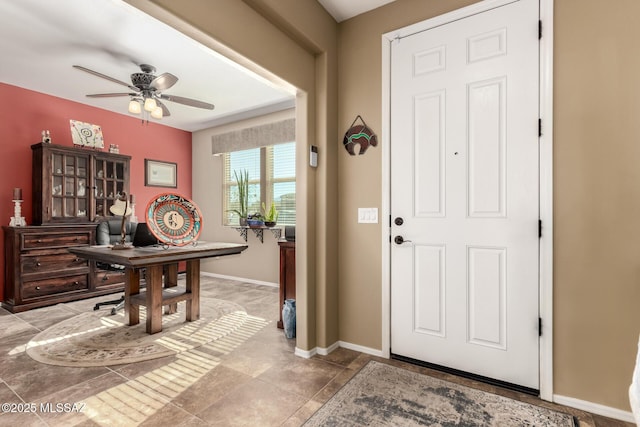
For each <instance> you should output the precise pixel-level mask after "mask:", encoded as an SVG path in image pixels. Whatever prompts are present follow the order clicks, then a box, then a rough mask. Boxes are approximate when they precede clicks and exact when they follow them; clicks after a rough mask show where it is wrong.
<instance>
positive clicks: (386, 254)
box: [381, 0, 554, 401]
mask: <svg viewBox="0 0 640 427" xmlns="http://www.w3.org/2000/svg"><path fill="white" fill-rule="evenodd" d="M514 1H517V0H485V1H480V2H478V3H474V4H472V5H470V6H467V7H464V8H462V9H458V10H454V11H452V12H449V13H446V14H444V15H440V16H437V17H434V18H431V19H428V20H426V21H423V22H419V23H416V24H413V25H409V26H407V27H404V28H400V29H398V30H394V31H391V32H388V33H386V34H383V35H382V140H383V141H384V142H385V143H383V144H382V216H381V217H382V218H383V219H384V218H389V217H390V215H391V206H390V200H391V198H390V194H389V193H390V188H391V155H390V153H391V149H390V147H389V145H390V137H391V111H390V108H391V107H390V102H391V73H390V67H391V42H392V41H393V40H394V39H396V38H398V37H400V38H402V37H407V36H409V35H411V34H415V33H417V32H421V31H426V30H428V29H430V28H434V27H437V26H441V25H444V24H447V23H449V22H452V21H456V20H459V19H462V18H465V17H467V16H471V15H475V14H477V13H481V12H484V11H487V10H490V9H494V8H496V7H500V6H504V5H506V4H509V3H513V2H514ZM539 2H540V3H539V4H540V19H541V20H542V21H543V37H542V39H541V41H540V69H539V72H540V88H539V91H540V94H539V99H540V118H542V120H543V122H542V123H543V132H542V133H543V135H542V137H541V138H540V190H539V191H540V219H541V220H542V224H543V232H542V239H541V240H540V267H539V274H540V284H539V288H540V303H539V304H540V308H539V310H540V317H541V318H542V326H543V334H542V337H541V338H540V355H539V359H540V397H541V398H542V399H544V400H548V401H550V400H551V399H552V396H553V317H552V315H553V2H554V0H539ZM389 236H390V234H389V229H388V228H387V227H386V226H383V227H382V232H381V241H382V331H381V332H382V337H381V340H382V352H381V353H382V356H383V357H389V356H390V351H391V348H390V346H391V337H390V334H391V307H390V300H391V277H390V268H391V249H390V245H391V243H390V241H389Z"/></svg>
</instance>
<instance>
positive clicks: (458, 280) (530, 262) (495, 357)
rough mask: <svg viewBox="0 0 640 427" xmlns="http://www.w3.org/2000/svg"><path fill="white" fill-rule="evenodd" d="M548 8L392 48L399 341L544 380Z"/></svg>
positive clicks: (459, 364) (509, 8)
mask: <svg viewBox="0 0 640 427" xmlns="http://www.w3.org/2000/svg"><path fill="white" fill-rule="evenodd" d="M537 30H538V4H537V0H520V1H514V2H513V3H510V4H507V5H504V6H501V7H498V8H495V9H492V10H490V11H486V12H483V13H479V14H476V15H473V16H470V17H467V18H464V19H460V20H457V21H454V22H451V23H449V24H446V25H442V26H439V27H436V28H433V29H430V30H428V31H424V32H420V33H417V34H414V35H411V36H408V37H405V38H402V39H399V40H396V41H394V42H393V43H392V47H391V58H392V65H391V213H392V216H393V217H403V218H404V219H405V221H404V224H403V225H400V226H398V225H392V234H393V236H398V235H401V236H403V237H404V239H405V243H402V244H396V243H392V244H391V319H392V321H391V346H392V347H391V351H392V352H393V353H394V354H398V355H402V356H406V357H410V358H413V359H418V360H424V361H427V362H430V363H434V364H438V365H444V366H447V367H451V368H455V369H458V370H462V371H468V372H471V373H474V374H478V375H482V376H486V377H490V378H494V379H498V380H501V381H506V382H510V383H514V384H518V385H522V386H525V387H529V388H538V369H539V368H538V331H537V325H538V282H539V281H538V244H539V243H538V133H537V122H538V37H537Z"/></svg>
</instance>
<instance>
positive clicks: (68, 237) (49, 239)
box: [21, 231, 91, 250]
mask: <svg viewBox="0 0 640 427" xmlns="http://www.w3.org/2000/svg"><path fill="white" fill-rule="evenodd" d="M89 244H91V233H89V232H81V231H76V232H73V231H70V232H67V233H50V232H47V233H33V234H23V235H22V245H21V247H22V250H29V249H44V248H46V249H50V248H68V247H71V246H80V245H89Z"/></svg>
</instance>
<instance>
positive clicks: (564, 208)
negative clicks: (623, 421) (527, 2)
mask: <svg viewBox="0 0 640 427" xmlns="http://www.w3.org/2000/svg"><path fill="white" fill-rule="evenodd" d="M639 17H640V2H638V1H637V0H617V1H615V2H603V1H599V0H588V1H584V0H559V1H556V2H555V55H554V68H555V71H554V79H555V82H554V84H555V91H554V92H555V93H554V97H555V99H554V109H555V111H554V120H555V132H554V156H555V158H554V163H555V165H554V174H555V176H554V226H555V236H554V237H555V239H554V273H555V274H554V289H555V290H554V298H555V301H554V303H555V307H554V316H555V323H554V334H555V335H554V350H555V351H554V367H555V381H554V382H555V393H556V394H561V395H565V396H572V397H576V398H578V399H584V400H587V401H591V402H597V403H601V404H604V405H607V406H613V407H617V408H622V409H628V408H629V405H628V395H627V388H628V386H629V383H630V380H631V374H632V368H633V361H634V355H635V351H636V348H637V342H638V331H639V330H640V310H639V309H638V303H639V302H640V257H639V256H638V255H639V254H640V250H639V249H640V221H639V220H638V219H639V218H640V167H639V165H640V96H639V95H640V79H639V78H638V76H640V54H639V53H638V43H637V41H638V40H639V39H640V25H639V24H640V20H639Z"/></svg>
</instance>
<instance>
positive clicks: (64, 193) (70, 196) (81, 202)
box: [51, 152, 89, 220]
mask: <svg viewBox="0 0 640 427" xmlns="http://www.w3.org/2000/svg"><path fill="white" fill-rule="evenodd" d="M51 155H52V159H51V160H52V173H51V217H52V218H54V219H56V218H57V219H65V218H67V219H80V220H87V219H88V217H89V212H88V209H87V208H88V206H89V203H88V194H87V185H88V178H89V177H88V162H89V160H88V157H87V156H76V155H72V154H69V153H62V152H60V153H58V152H53V153H52V154H51Z"/></svg>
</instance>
